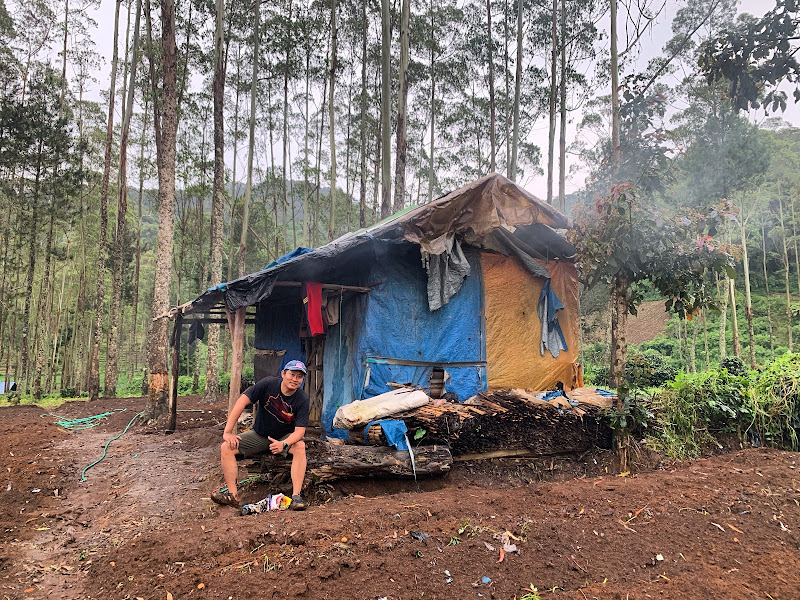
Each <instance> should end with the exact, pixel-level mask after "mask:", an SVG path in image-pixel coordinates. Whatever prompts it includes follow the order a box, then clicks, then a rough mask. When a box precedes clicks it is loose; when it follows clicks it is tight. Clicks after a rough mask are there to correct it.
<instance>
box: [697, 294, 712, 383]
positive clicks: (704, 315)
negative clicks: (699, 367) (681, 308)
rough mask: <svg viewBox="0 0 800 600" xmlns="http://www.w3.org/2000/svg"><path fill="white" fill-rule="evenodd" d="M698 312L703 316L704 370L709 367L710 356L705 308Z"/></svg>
mask: <svg viewBox="0 0 800 600" xmlns="http://www.w3.org/2000/svg"><path fill="white" fill-rule="evenodd" d="M700 314H701V315H702V318H703V351H704V352H705V354H704V357H705V362H704V363H703V370H704V371H705V370H706V369H708V368H709V364H710V363H711V357H710V354H709V351H708V321H707V319H706V309H705V308H704V309H702V312H701V313H700Z"/></svg>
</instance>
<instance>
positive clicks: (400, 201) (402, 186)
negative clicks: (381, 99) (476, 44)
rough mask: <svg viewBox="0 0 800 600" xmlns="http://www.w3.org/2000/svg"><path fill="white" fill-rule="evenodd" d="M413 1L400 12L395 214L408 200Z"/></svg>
mask: <svg viewBox="0 0 800 600" xmlns="http://www.w3.org/2000/svg"><path fill="white" fill-rule="evenodd" d="M410 13H411V0H402V8H401V10H400V73H399V75H398V78H399V80H400V81H399V84H400V86H399V87H400V89H399V90H398V94H397V151H396V156H395V166H394V206H393V210H394V212H397V211H399V210H401V209H402V208H403V206H404V205H405V198H406V162H407V160H408V158H407V154H408V139H407V130H408V124H407V115H406V106H407V104H408V44H409V31H408V28H409V21H410Z"/></svg>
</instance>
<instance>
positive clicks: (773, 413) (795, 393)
mask: <svg viewBox="0 0 800 600" xmlns="http://www.w3.org/2000/svg"><path fill="white" fill-rule="evenodd" d="M798 379H800V354H794V353H788V352H787V353H786V354H784V355H783V356H781V357H780V358H777V359H775V360H774V361H773V362H772V364H771V365H769V366H768V367H767V368H766V369H764V371H762V372H761V374H760V375H759V377H758V380H757V381H756V384H755V391H756V393H755V402H754V413H755V414H754V427H755V428H756V432H757V433H758V435H760V436H761V438H762V439H763V440H764V441H765V442H766V443H768V444H770V445H775V446H789V447H791V448H792V449H793V450H797V449H798V439H797V430H798V429H800V390H799V389H798Z"/></svg>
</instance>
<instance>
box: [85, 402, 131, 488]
mask: <svg viewBox="0 0 800 600" xmlns="http://www.w3.org/2000/svg"><path fill="white" fill-rule="evenodd" d="M122 410H125V409H122ZM143 412H144V411H141V412H139V413H136V415H135V416H134V417H133V418H132V419H131V421H130V423H128V424H127V425H126V426H125V429H123V430H122V432H121V433H119V434H118V435H116V436H114V437H113V438H111V439H110V440H108V441H107V442H106V445H105V447H104V448H103V455H102V456H101V457H100V458H98V459H97V460H96V461H94V462H93V463H92V464H90V465H87V466H86V467H84V468H83V471H81V481H86V471H88V470H89V469H91V468H92V467H93V466H95V465H96V464H97V463H99V462H100V461H101V460H103V459H104V458H105V457H106V450H108V446H109V444H111V442H113V441H114V440H116V439H119V438H121V437H122V436H123V434H124V433H125V432H126V431H128V429H129V428H130V426H131V425H133V422H134V421H135V420H136V419H137V418H138V417H139V415H141V414H142V413H143Z"/></svg>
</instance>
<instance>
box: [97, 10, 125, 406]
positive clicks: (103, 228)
mask: <svg viewBox="0 0 800 600" xmlns="http://www.w3.org/2000/svg"><path fill="white" fill-rule="evenodd" d="M121 4H122V0H116V5H115V9H114V49H113V51H112V57H111V84H110V86H109V93H108V121H107V126H106V146H105V157H104V159H103V181H102V184H101V188H100V239H99V243H98V248H97V252H98V257H97V282H96V286H97V287H96V294H95V321H94V340H93V342H92V354H91V356H92V358H91V362H90V367H89V399H90V400H97V398H98V396H99V395H100V345H101V343H102V340H103V321H104V316H105V272H106V267H105V263H106V253H107V248H106V246H107V235H108V184H109V180H110V177H111V149H112V145H113V143H114V101H115V99H116V85H117V60H118V52H117V44H118V37H119V9H120V5H121Z"/></svg>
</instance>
